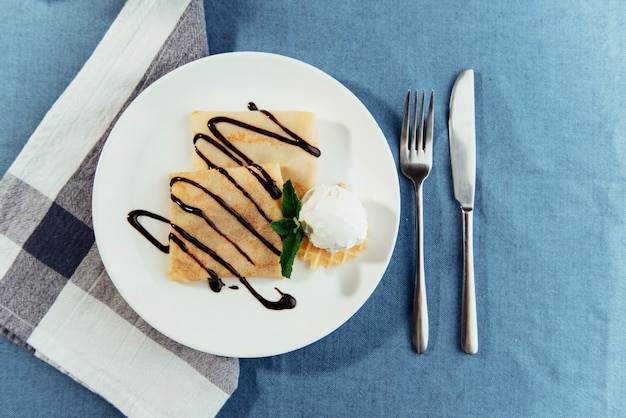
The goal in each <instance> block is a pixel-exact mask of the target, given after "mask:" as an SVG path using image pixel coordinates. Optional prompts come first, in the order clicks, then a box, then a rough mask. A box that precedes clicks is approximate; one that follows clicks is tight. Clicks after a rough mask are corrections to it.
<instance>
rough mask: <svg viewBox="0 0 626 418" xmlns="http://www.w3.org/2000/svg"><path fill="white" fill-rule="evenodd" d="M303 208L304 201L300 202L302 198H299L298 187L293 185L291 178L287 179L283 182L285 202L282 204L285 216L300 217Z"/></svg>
mask: <svg viewBox="0 0 626 418" xmlns="http://www.w3.org/2000/svg"><path fill="white" fill-rule="evenodd" d="M301 208H302V203H301V202H300V198H298V194H297V193H296V189H295V188H294V187H293V183H292V182H291V180H287V181H286V182H285V184H283V203H282V206H281V210H282V212H283V217H285V218H296V219H298V217H299V216H300V209H301Z"/></svg>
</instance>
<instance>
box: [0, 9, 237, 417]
mask: <svg viewBox="0 0 626 418" xmlns="http://www.w3.org/2000/svg"><path fill="white" fill-rule="evenodd" d="M207 54H208V46H207V39H206V27H205V20H204V9H203V5H202V1H201V0H129V1H127V2H126V4H125V5H124V7H123V9H122V11H121V12H120V15H119V16H118V17H117V19H116V20H115V22H114V23H113V24H112V26H111V28H110V29H109V30H108V31H107V33H106V35H105V36H104V38H103V39H102V41H101V42H100V44H99V45H98V47H97V49H96V50H95V51H94V53H93V55H92V56H91V57H90V58H89V60H88V61H87V63H86V64H85V66H84V67H83V69H82V70H81V71H80V72H79V74H78V75H77V76H76V78H75V79H74V80H73V81H72V83H71V84H70V85H69V86H68V88H67V89H66V91H65V92H64V93H63V95H62V96H61V97H60V98H59V99H58V100H57V102H56V103H55V104H54V106H53V107H52V109H50V111H49V112H48V114H47V115H46V116H45V118H44V119H43V121H42V122H41V124H40V125H39V127H38V128H37V130H36V131H35V132H34V133H33V135H32V137H31V138H30V139H29V141H28V143H27V144H26V146H25V147H24V149H23V151H22V152H21V154H20V155H19V156H18V158H17V159H16V160H15V162H14V163H13V165H12V166H11V167H10V169H9V170H8V172H7V173H6V175H5V176H4V178H2V180H0V330H1V331H2V333H3V334H4V335H5V336H6V337H7V338H9V339H11V340H12V341H14V342H16V343H17V344H19V345H21V346H22V347H24V348H25V349H27V350H30V351H32V352H33V353H34V354H35V355H36V356H37V357H39V358H41V359H43V360H44V361H46V362H48V363H50V364H52V365H53V366H55V367H56V368H58V369H59V370H61V371H63V372H64V373H67V374H68V375H70V376H71V377H72V378H74V379H76V380H77V381H79V382H80V383H82V384H83V385H85V386H86V387H88V388H90V389H91V390H93V391H94V392H96V393H99V394H100V395H102V396H103V397H104V398H106V399H107V400H109V401H110V402H111V403H112V404H113V405H115V406H116V407H117V408H118V409H119V410H120V411H122V412H123V413H124V414H126V415H129V416H146V417H157V416H185V417H192V416H210V415H215V414H217V412H218V411H219V409H220V408H221V406H222V405H223V404H224V402H226V400H227V399H228V397H229V395H230V394H232V392H233V391H234V390H235V388H236V386H237V381H238V377H239V363H238V360H237V359H232V358H223V357H217V356H213V355H209V354H205V353H201V352H198V351H195V350H192V349H190V348H187V347H184V346H181V345H179V344H177V343H176V342H174V341H171V340H169V339H168V338H166V337H165V336H163V335H161V334H159V333H158V332H157V331H155V330H154V329H153V328H151V327H150V326H149V325H148V324H146V323H145V322H144V321H143V320H142V319H141V318H140V317H139V316H138V315H137V314H136V313H135V312H134V311H133V310H132V309H131V308H130V307H129V306H128V305H127V304H126V303H125V301H124V300H123V299H122V297H121V296H120V295H119V293H118V292H117V291H116V289H115V287H114V286H113V284H112V282H111V280H110V279H109V277H108V276H107V273H106V271H105V269H104V267H103V265H102V261H101V260H100V257H99V255H98V249H97V247H96V244H95V239H94V233H93V229H92V223H91V189H92V183H93V178H94V172H95V169H96V164H97V161H98V157H99V154H100V150H101V149H102V146H103V144H104V142H105V141H106V138H107V135H108V133H109V131H110V130H111V127H112V126H113V125H114V123H115V121H116V119H117V117H118V116H119V115H120V113H121V112H122V111H123V110H124V109H125V107H126V106H127V105H128V104H129V103H130V102H131V101H132V99H133V98H135V97H136V96H137V95H138V94H139V93H140V92H141V91H142V90H143V89H145V88H146V87H147V86H148V85H149V84H150V83H152V82H153V81H155V80H156V79H157V78H159V77H160V76H162V75H163V74H165V73H167V72H169V71H171V70H173V69H174V68H176V67H178V66H180V65H183V64H185V63H186V62H189V61H192V60H194V59H197V58H200V57H203V56H206V55H207Z"/></svg>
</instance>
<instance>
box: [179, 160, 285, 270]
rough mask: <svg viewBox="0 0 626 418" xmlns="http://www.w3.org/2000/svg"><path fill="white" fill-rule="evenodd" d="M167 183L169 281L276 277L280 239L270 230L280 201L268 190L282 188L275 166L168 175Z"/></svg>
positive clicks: (219, 169)
mask: <svg viewBox="0 0 626 418" xmlns="http://www.w3.org/2000/svg"><path fill="white" fill-rule="evenodd" d="M261 170H262V171H263V172H264V173H266V174H267V175H268V176H269V177H270V179H265V178H264V177H262V176H261V175H260V173H261ZM170 179H171V181H170V185H171V186H170V191H171V200H172V203H171V221H170V223H171V226H170V256H169V259H170V262H169V277H170V279H171V280H174V281H184V282H186V281H199V280H207V278H214V279H217V278H227V277H253V276H260V277H276V278H278V277H281V269H280V264H279V258H280V248H281V239H280V236H279V235H278V234H276V233H275V232H274V231H273V230H272V228H271V226H270V223H271V222H272V221H274V220H277V219H279V218H280V217H281V209H280V199H276V198H275V197H274V196H272V194H271V191H270V189H271V187H268V184H270V183H271V184H272V185H274V186H275V185H281V184H282V176H281V171H280V166H279V165H278V164H276V163H273V164H262V165H260V166H258V167H256V166H250V167H235V168H226V169H224V168H213V169H210V170H198V171H192V172H184V173H172V174H171V175H170Z"/></svg>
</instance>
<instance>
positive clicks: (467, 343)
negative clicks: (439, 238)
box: [461, 209, 478, 354]
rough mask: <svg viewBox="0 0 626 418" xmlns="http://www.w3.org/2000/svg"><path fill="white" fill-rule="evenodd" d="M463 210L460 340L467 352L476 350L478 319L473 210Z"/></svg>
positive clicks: (472, 352) (470, 352)
mask: <svg viewBox="0 0 626 418" xmlns="http://www.w3.org/2000/svg"><path fill="white" fill-rule="evenodd" d="M462 210H463V300H462V302H463V306H462V312H461V341H462V344H463V351H465V352H466V353H467V354H476V353H477V352H478V319H477V317H476V290H475V287H474V243H473V217H474V215H473V212H472V210H471V209H462Z"/></svg>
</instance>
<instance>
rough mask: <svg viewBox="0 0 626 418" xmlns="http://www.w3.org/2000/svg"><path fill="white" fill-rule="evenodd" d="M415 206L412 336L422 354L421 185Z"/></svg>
mask: <svg viewBox="0 0 626 418" xmlns="http://www.w3.org/2000/svg"><path fill="white" fill-rule="evenodd" d="M415 208H416V212H417V213H416V215H417V217H416V221H415V226H416V239H417V243H416V247H417V257H416V258H415V259H416V266H415V274H416V277H415V294H414V295H413V324H412V325H413V327H412V338H413V344H414V345H415V350H416V351H417V353H418V354H423V353H424V352H425V351H426V348H427V347H428V304H427V302H426V279H425V273H424V230H423V218H424V215H423V199H422V185H421V184H419V185H416V186H415Z"/></svg>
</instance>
